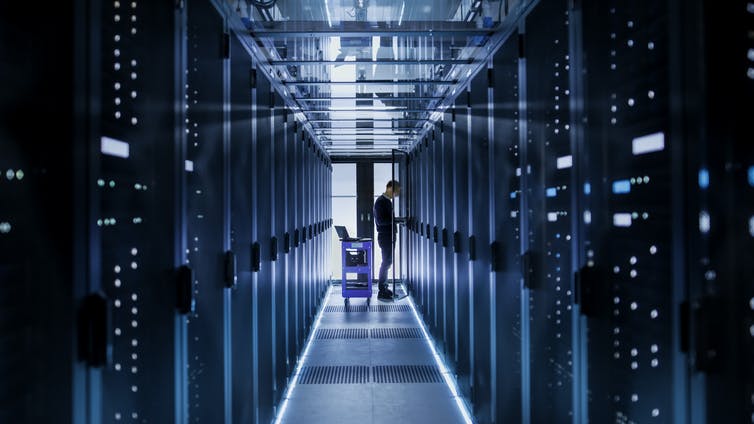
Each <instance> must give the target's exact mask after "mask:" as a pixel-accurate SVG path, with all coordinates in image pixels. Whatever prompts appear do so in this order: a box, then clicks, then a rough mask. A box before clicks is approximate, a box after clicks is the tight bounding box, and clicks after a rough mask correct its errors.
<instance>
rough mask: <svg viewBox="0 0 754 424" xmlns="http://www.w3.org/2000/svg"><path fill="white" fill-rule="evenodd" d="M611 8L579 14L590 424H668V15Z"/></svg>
mask: <svg viewBox="0 0 754 424" xmlns="http://www.w3.org/2000/svg"><path fill="white" fill-rule="evenodd" d="M621 6H623V4H622V3H621V2H615V1H611V2H588V3H587V4H584V5H583V32H584V37H583V40H584V41H583V42H584V51H585V52H588V53H589V54H588V55H587V56H588V57H587V58H586V60H585V66H586V79H585V84H586V93H588V97H587V100H586V101H587V105H586V110H587V111H588V115H587V118H588V123H589V124H588V125H587V126H586V127H585V131H586V132H585V144H586V147H585V149H584V154H582V155H580V156H581V158H583V159H588V162H584V163H583V164H582V165H581V166H582V168H581V172H583V173H584V175H586V176H587V178H586V180H585V181H584V183H585V184H584V187H583V190H584V192H585V201H584V203H585V205H586V206H585V207H586V208H587V209H586V210H585V211H584V216H583V219H584V220H585V223H586V224H588V225H586V230H585V237H586V239H585V243H589V245H590V248H589V249H588V250H587V259H588V260H589V261H590V262H591V263H592V264H593V265H594V267H593V269H595V270H596V271H595V272H592V273H591V274H594V275H593V277H592V278H589V279H586V281H582V285H583V287H582V290H581V291H582V299H581V304H580V307H581V310H582V312H585V313H587V315H588V316H589V317H590V318H589V320H588V326H589V330H588V331H589V332H588V338H589V339H588V349H589V350H588V355H589V358H588V366H589V376H588V379H589V380H588V382H589V388H590V392H591V393H592V396H591V397H590V398H589V405H588V409H589V419H590V421H594V422H600V421H606V420H614V419H616V417H620V418H621V419H623V420H626V421H629V420H630V421H647V422H653V421H656V422H675V421H676V418H680V417H676V416H675V414H674V408H673V404H674V396H685V387H682V386H681V385H680V384H677V383H681V382H680V381H676V380H675V379H674V375H673V374H674V371H673V370H674V366H676V365H680V364H679V363H676V362H675V359H674V357H675V355H676V354H677V353H678V346H677V345H676V344H675V342H674V331H675V330H676V329H677V328H680V325H679V324H678V321H677V319H678V318H677V315H676V314H674V305H673V304H674V302H673V296H674V293H673V290H674V288H673V287H674V281H675V279H676V278H679V277H680V276H678V275H674V274H673V273H672V272H671V264H672V260H673V251H672V248H673V247H672V246H673V245H672V236H673V234H672V232H673V225H672V222H673V220H674V219H681V217H673V216H672V211H673V208H672V199H673V193H674V190H675V188H674V187H673V181H674V177H673V176H672V167H671V161H672V159H673V158H672V156H671V154H670V152H671V151H672V150H674V149H673V148H672V147H673V146H669V145H668V141H669V140H670V138H669V137H668V135H669V133H668V131H669V104H670V103H669V102H670V96H669V88H668V75H669V72H668V55H669V45H668V34H667V29H668V10H667V3H666V2H642V3H641V7H621ZM585 155H588V156H586V157H585ZM676 247H677V246H676ZM678 253H679V254H681V252H680V251H679V252H678ZM582 280H583V279H582ZM586 289H588V291H587V290H586ZM587 295H588V296H587ZM585 296H586V297H585ZM605 369H609V370H610V372H606V371H605Z"/></svg>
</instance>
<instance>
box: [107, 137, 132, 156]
mask: <svg viewBox="0 0 754 424" xmlns="http://www.w3.org/2000/svg"><path fill="white" fill-rule="evenodd" d="M100 151H101V152H102V153H103V154H105V155H110V156H116V157H119V158H127V157H128V154H129V148H128V143H126V142H125V141H120V140H116V139H114V138H110V137H102V138H101V139H100Z"/></svg>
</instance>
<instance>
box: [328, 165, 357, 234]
mask: <svg viewBox="0 0 754 424" xmlns="http://www.w3.org/2000/svg"><path fill="white" fill-rule="evenodd" d="M332 195H333V197H336V196H353V197H354V198H356V164H354V163H336V164H333V166H332ZM353 217H354V218H353V219H356V211H355V210H354V213H353ZM354 234H355V233H354Z"/></svg>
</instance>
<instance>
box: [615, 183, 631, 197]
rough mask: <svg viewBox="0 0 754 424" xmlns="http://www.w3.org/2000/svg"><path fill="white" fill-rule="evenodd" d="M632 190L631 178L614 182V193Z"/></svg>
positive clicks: (624, 192)
mask: <svg viewBox="0 0 754 424" xmlns="http://www.w3.org/2000/svg"><path fill="white" fill-rule="evenodd" d="M630 192H631V182H630V181H629V180H618V181H615V182H613V193H615V194H626V193H630Z"/></svg>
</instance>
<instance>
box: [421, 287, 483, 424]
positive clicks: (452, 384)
mask: <svg viewBox="0 0 754 424" xmlns="http://www.w3.org/2000/svg"><path fill="white" fill-rule="evenodd" d="M407 299H408V303H409V305H411V311H412V312H413V313H414V318H416V321H417V322H418V323H419V325H420V328H421V331H422V333H423V334H424V340H425V341H426V342H427V346H429V349H430V351H431V352H432V357H434V358H435V363H437V367H438V368H439V369H440V374H442V377H443V379H445V384H446V385H447V386H448V388H449V389H450V393H451V394H452V395H453V400H455V401H456V406H458V409H459V410H460V411H461V414H462V415H463V419H464V420H465V421H466V423H467V424H473V422H474V421H473V420H472V419H471V416H472V415H471V412H470V411H469V409H468V407H467V406H466V402H464V401H463V398H461V396H460V395H459V393H458V386H457V385H456V381H455V380H454V379H453V377H452V376H451V375H450V371H448V368H447V367H446V366H445V363H444V362H443V361H442V358H441V357H440V355H439V354H438V353H437V350H435V345H434V344H433V343H432V339H431V338H430V337H429V332H428V331H427V327H426V325H425V324H424V321H423V320H422V319H421V317H419V313H418V312H416V305H414V300H413V299H412V298H411V296H408V297H407Z"/></svg>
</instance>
